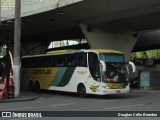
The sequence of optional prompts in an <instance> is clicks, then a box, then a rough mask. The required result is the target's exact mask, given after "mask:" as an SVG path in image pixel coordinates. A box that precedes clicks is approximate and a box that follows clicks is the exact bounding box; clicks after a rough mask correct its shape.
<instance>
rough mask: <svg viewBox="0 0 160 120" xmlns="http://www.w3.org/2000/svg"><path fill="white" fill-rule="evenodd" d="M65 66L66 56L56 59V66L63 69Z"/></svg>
mask: <svg viewBox="0 0 160 120" xmlns="http://www.w3.org/2000/svg"><path fill="white" fill-rule="evenodd" d="M64 65H65V56H57V58H56V66H57V67H63V66H64Z"/></svg>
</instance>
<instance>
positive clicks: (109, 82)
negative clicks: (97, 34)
mask: <svg viewBox="0 0 160 120" xmlns="http://www.w3.org/2000/svg"><path fill="white" fill-rule="evenodd" d="M21 87H22V88H23V89H30V90H35V91H40V90H41V89H45V90H54V91H64V92H75V93H78V94H79V95H80V96H81V97H85V96H86V95H87V94H94V95H108V94H121V93H128V92H129V90H130V88H129V79H128V69H127V62H126V61H125V58H124V54H123V53H122V52H119V51H114V50H105V49H89V50H59V51H49V52H47V53H46V54H41V55H33V56H24V57H22V59H21Z"/></svg>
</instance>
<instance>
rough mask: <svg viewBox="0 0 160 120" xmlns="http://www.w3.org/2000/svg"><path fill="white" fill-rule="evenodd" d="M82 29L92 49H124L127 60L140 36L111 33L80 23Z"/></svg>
mask: <svg viewBox="0 0 160 120" xmlns="http://www.w3.org/2000/svg"><path fill="white" fill-rule="evenodd" d="M80 27H81V30H82V32H83V34H84V36H85V37H86V39H87V41H88V43H89V46H90V48H91V49H111V50H118V51H122V52H124V54H125V58H126V60H127V61H129V59H130V53H131V51H132V49H133V47H134V45H135V43H136V42H137V40H138V38H137V37H134V36H133V34H116V33H109V32H107V31H105V30H103V29H100V28H95V27H92V26H91V27H90V26H88V25H86V24H83V23H81V24H80Z"/></svg>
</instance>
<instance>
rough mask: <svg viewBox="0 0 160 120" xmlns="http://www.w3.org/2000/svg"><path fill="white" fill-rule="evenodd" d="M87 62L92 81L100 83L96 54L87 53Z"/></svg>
mask: <svg viewBox="0 0 160 120" xmlns="http://www.w3.org/2000/svg"><path fill="white" fill-rule="evenodd" d="M88 62H89V70H90V73H91V75H92V77H93V79H94V80H97V81H100V66H99V60H98V56H97V54H95V53H89V54H88Z"/></svg>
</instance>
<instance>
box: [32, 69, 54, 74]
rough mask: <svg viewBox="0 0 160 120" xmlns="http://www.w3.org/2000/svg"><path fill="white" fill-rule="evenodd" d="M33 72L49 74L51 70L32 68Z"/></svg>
mask: <svg viewBox="0 0 160 120" xmlns="http://www.w3.org/2000/svg"><path fill="white" fill-rule="evenodd" d="M33 74H51V70H49V69H48V70H33Z"/></svg>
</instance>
